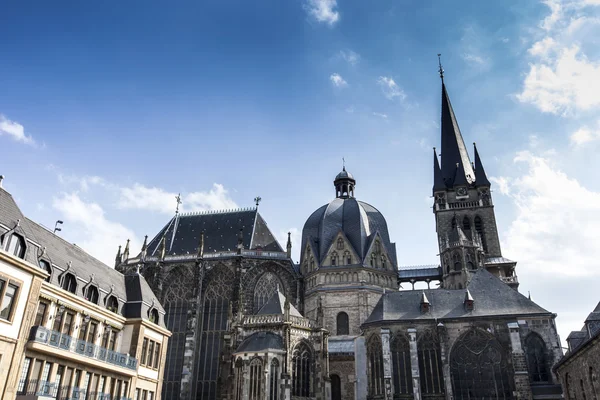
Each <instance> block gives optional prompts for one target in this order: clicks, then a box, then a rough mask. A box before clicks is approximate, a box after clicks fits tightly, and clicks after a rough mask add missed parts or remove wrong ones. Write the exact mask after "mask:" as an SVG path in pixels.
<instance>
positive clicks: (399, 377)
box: [390, 333, 413, 398]
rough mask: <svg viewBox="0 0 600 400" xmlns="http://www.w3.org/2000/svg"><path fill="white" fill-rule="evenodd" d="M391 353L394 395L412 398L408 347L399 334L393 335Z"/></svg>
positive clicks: (407, 343)
mask: <svg viewBox="0 0 600 400" xmlns="http://www.w3.org/2000/svg"><path fill="white" fill-rule="evenodd" d="M390 350H391V353H392V368H393V369H392V371H393V373H392V376H393V377H394V395H396V397H402V395H408V396H409V397H407V398H412V396H413V386H412V374H411V366H410V345H409V342H408V338H407V337H406V336H405V335H403V334H401V333H399V334H397V335H395V336H394V337H393V338H392V340H391V343H390Z"/></svg>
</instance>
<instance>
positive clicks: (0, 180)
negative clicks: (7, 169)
mask: <svg viewBox="0 0 600 400" xmlns="http://www.w3.org/2000/svg"><path fill="white" fill-rule="evenodd" d="M3 180H4V175H0V189H2V181H3Z"/></svg>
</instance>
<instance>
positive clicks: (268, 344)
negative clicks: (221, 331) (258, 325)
mask: <svg viewBox="0 0 600 400" xmlns="http://www.w3.org/2000/svg"><path fill="white" fill-rule="evenodd" d="M268 349H272V350H284V349H285V348H284V346H283V338H282V337H281V336H279V335H277V334H275V333H273V332H256V333H254V334H252V335H250V336H248V337H247V338H246V339H244V341H243V342H242V343H240V345H239V346H238V348H237V350H236V351H235V352H236V353H245V352H248V353H251V352H252V353H254V352H258V351H262V350H268Z"/></svg>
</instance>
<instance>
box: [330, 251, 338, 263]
mask: <svg viewBox="0 0 600 400" xmlns="http://www.w3.org/2000/svg"><path fill="white" fill-rule="evenodd" d="M337 258H338V254H337V253H336V252H335V251H334V252H333V253H331V265H333V266H335V265H337Z"/></svg>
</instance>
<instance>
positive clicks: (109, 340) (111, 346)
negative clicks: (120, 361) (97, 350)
mask: <svg viewBox="0 0 600 400" xmlns="http://www.w3.org/2000/svg"><path fill="white" fill-rule="evenodd" d="M117 334H118V331H117V330H116V329H114V328H112V327H110V326H105V327H104V335H103V336H102V347H104V348H106V349H108V350H113V351H114V350H115V346H116V344H117Z"/></svg>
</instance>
